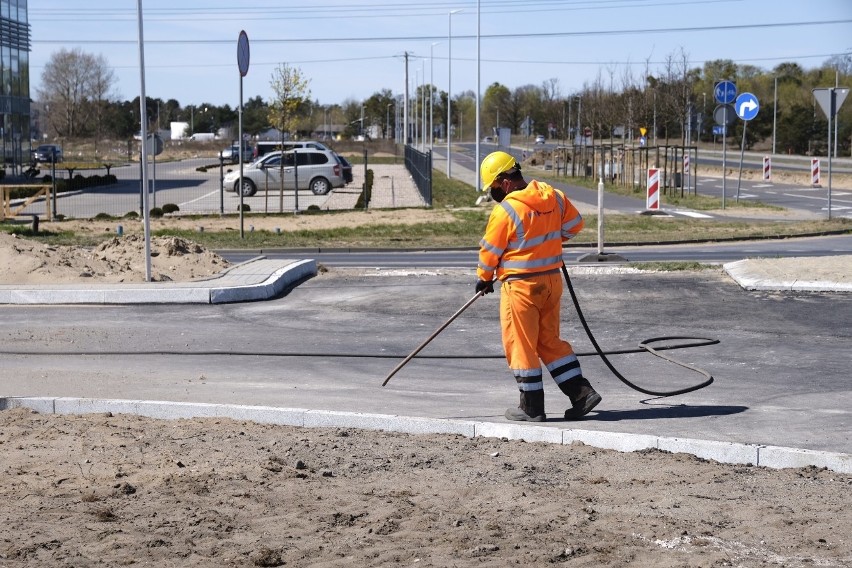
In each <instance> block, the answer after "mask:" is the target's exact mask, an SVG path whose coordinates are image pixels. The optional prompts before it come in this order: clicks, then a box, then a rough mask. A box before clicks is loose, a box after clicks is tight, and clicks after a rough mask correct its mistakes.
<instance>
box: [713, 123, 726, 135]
mask: <svg viewBox="0 0 852 568" xmlns="http://www.w3.org/2000/svg"><path fill="white" fill-rule="evenodd" d="M724 133H725V127H724V126H719V125H716V126H714V127H713V136H721V135H722V134H724Z"/></svg>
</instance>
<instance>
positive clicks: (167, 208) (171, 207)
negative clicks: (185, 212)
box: [163, 203, 180, 214]
mask: <svg viewBox="0 0 852 568" xmlns="http://www.w3.org/2000/svg"><path fill="white" fill-rule="evenodd" d="M177 211H180V207H178V206H177V205H176V204H174V203H166V204H165V205H163V213H166V214H168V213H175V212H177Z"/></svg>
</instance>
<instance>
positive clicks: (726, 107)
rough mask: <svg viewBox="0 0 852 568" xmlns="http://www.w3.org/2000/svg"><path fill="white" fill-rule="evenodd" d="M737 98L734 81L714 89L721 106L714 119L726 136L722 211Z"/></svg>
mask: <svg viewBox="0 0 852 568" xmlns="http://www.w3.org/2000/svg"><path fill="white" fill-rule="evenodd" d="M736 96H737V86H736V84H734V82H733V81H718V82H717V83H716V86H715V87H714V88H713V97H714V98H715V99H716V102H717V103H719V106H717V107H716V110H714V111H713V118H714V120H715V121H716V124H718V125H719V126H724V127H725V135H724V136H723V137H722V209H724V208H725V196H726V193H727V189H726V187H725V185H726V181H727V176H726V175H725V172H726V170H727V168H728V164H727V142H728V128H727V127H728V126H731V125H732V124H733V123H734V120H735V119H734V117H733V116H731V113H732V111H734V109H733V108H732V107H731V103H732V102H734V98H735V97H736Z"/></svg>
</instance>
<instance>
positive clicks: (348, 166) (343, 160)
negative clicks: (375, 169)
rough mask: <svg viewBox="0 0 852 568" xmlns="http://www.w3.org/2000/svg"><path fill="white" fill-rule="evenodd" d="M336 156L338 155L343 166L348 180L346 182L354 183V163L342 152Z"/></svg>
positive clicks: (344, 174) (344, 175)
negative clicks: (342, 154)
mask: <svg viewBox="0 0 852 568" xmlns="http://www.w3.org/2000/svg"><path fill="white" fill-rule="evenodd" d="M335 156H337V159H338V161H339V162H340V165H341V166H342V168H343V179H344V180H346V183H352V164H350V163H349V160H347V159H346V158H344V157H343V156H341V155H340V154H335Z"/></svg>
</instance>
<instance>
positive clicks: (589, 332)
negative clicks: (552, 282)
mask: <svg viewBox="0 0 852 568" xmlns="http://www.w3.org/2000/svg"><path fill="white" fill-rule="evenodd" d="M562 274H564V275H565V283H566V284H567V285H568V292H569V293H570V294H571V301H573V302H574V308H575V309H576V310H577V316H578V317H579V318H580V323H582V324H583V329H585V330H586V335H588V336H589V340H590V341H591V342H592V345H593V346H594V347H595V351H596V352H597V354H598V355H599V356H600V358H601V359H602V360H603V362H604V363H605V364H606V366H607V367H609V370H610V371H612V374H613V375H615V376H616V377H617V378H618V380H620V381H621V382H622V383H624V384H625V385H627V386H628V387H630V388H632V389H633V390H635V391H639V392H641V393H644V394H649V395H652V396H662V397H666V396H677V395H679V394H686V393H688V392H692V391H697V390H698V389H703V388H704V387H706V386H710V384H711V383H712V382H713V376H712V375H711V374H710V373H708V372H707V371H705V370H703V369H699V368H698V367H693V366H692V365H687V364H686V363H682V362H681V361H678V360H677V359H673V358H672V357H667V356H666V355H663V354H662V353H659V351H660V350H662V349H663V348H662V347H660V348H657V349H654V348H653V347H651V346H649V345H648V344H649V343H655V342H657V341H670V340H672V339H690V340H697V341H703V342H704V343H703V345H713V344H716V343H719V340H718V339H708V338H705V337H684V336H674V335H672V336H663V337H652V338H651V339H646V340H644V341H641V342H640V343H639V350H640V351H647V352H648V353H650V354H651V355H656V356H657V357H659V358H661V359H665V360H666V361H669V362H670V363H674V364H675V365H680V366H681V367H684V368H686V369H689V370H690V371H695V372H696V373H699V374H701V375H704V376H705V377H707V380H706V381H704V382H703V383H700V384H697V385H693V386H691V387H686V388H682V389H678V390H673V391H653V390H650V389H646V388H642V387H640V386H639V385H637V384H635V383H632V382H630V381H629V380H627V378H625V376H624V375H622V374H621V373H619V372H618V369H616V368H615V367H614V366H613V364H612V363H610V362H609V359H608V358H607V356H606V354H605V352H604V351H603V350H602V349H601V347H600V345H598V342H597V340H595V336H594V335H592V330H591V329H589V324H588V323H586V318H585V316H583V310H581V309H580V302H579V301H578V300H577V294H576V293H574V286H572V285H571V278H570V277H569V276H568V269H567V268H566V267H565V265H564V264H563V265H562ZM668 349H670V347H669V348H668Z"/></svg>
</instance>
